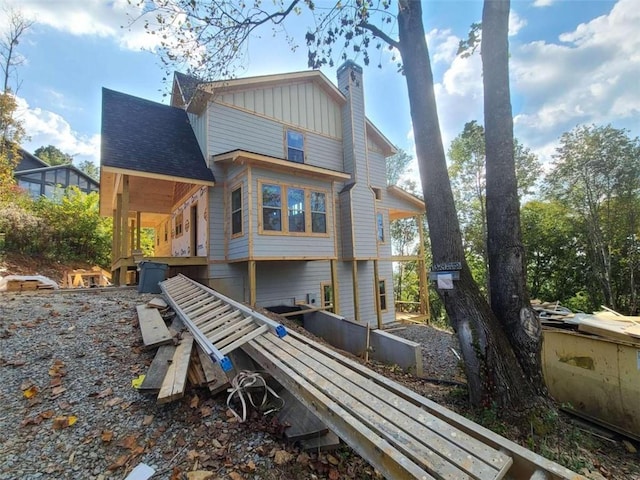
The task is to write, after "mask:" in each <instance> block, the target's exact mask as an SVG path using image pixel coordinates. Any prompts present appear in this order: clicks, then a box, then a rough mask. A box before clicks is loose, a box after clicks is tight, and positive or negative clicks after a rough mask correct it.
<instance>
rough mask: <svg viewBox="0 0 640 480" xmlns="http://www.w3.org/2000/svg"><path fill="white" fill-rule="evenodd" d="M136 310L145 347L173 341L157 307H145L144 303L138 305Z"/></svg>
mask: <svg viewBox="0 0 640 480" xmlns="http://www.w3.org/2000/svg"><path fill="white" fill-rule="evenodd" d="M136 310H137V312H138V321H139V324H140V332H141V333H142V341H143V343H144V346H145V348H153V347H157V346H160V345H167V344H169V343H173V337H172V336H171V334H170V333H169V329H168V328H167V326H166V325H165V323H164V320H163V319H162V316H161V315H160V312H158V310H157V309H155V308H147V306H146V305H138V306H136Z"/></svg>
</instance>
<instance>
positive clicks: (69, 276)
mask: <svg viewBox="0 0 640 480" xmlns="http://www.w3.org/2000/svg"><path fill="white" fill-rule="evenodd" d="M109 285H111V273H109V272H107V271H106V270H104V269H102V268H100V267H97V266H96V267H93V268H92V269H91V270H86V269H83V268H78V269H75V270H69V271H67V272H66V273H65V275H64V281H63V287H65V288H91V287H107V286H109Z"/></svg>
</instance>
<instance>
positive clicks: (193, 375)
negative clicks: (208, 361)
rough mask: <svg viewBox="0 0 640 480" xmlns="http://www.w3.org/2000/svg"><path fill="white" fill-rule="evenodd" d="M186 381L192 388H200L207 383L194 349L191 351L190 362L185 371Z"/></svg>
mask: <svg viewBox="0 0 640 480" xmlns="http://www.w3.org/2000/svg"><path fill="white" fill-rule="evenodd" d="M187 379H188V380H189V383H190V384H191V385H193V386H194V387H201V386H202V385H205V384H206V383H207V379H206V378H205V376H204V371H203V369H202V365H201V364H200V358H199V357H198V354H197V353H196V351H195V349H194V348H192V349H191V360H190V362H189V369H188V370H187Z"/></svg>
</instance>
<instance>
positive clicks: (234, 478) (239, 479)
mask: <svg viewBox="0 0 640 480" xmlns="http://www.w3.org/2000/svg"><path fill="white" fill-rule="evenodd" d="M229 478H230V479H231V480H244V477H243V476H242V475H240V474H239V473H238V472H229Z"/></svg>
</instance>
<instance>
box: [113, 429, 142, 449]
mask: <svg viewBox="0 0 640 480" xmlns="http://www.w3.org/2000/svg"><path fill="white" fill-rule="evenodd" d="M139 436H140V434H139V433H132V434H131V435H127V436H126V437H124V438H123V439H122V440H120V442H118V446H120V447H124V448H128V449H130V450H131V449H133V448H134V447H136V446H137V444H136V440H137V439H138V437H139Z"/></svg>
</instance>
